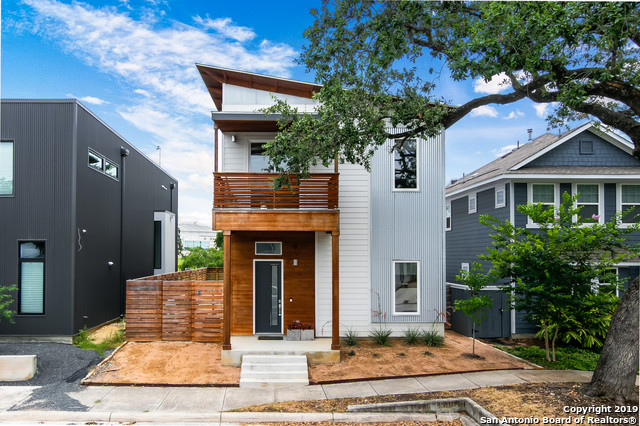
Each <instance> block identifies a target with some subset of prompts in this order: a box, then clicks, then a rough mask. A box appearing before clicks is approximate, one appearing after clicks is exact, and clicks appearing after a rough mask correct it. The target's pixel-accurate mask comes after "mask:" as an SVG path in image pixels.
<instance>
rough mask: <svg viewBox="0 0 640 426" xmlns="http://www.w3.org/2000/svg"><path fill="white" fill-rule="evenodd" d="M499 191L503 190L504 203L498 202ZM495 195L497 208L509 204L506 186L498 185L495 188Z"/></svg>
mask: <svg viewBox="0 0 640 426" xmlns="http://www.w3.org/2000/svg"><path fill="white" fill-rule="evenodd" d="M498 192H502V203H499V202H498ZM494 196H495V208H496V209H499V208H502V207H506V205H507V190H506V188H505V187H504V186H501V187H497V186H496V188H495V191H494Z"/></svg>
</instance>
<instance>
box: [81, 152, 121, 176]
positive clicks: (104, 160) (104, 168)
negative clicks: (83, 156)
mask: <svg viewBox="0 0 640 426" xmlns="http://www.w3.org/2000/svg"><path fill="white" fill-rule="evenodd" d="M91 154H93V155H95V156H96V157H98V158H100V159H101V160H102V169H98V168H97V167H93V166H92V165H91V164H90V163H89V155H91ZM107 162H108V163H109V164H111V165H112V166H115V168H116V176H115V177H114V176H111V175H110V174H109V173H107ZM87 167H89V169H91V170H93V171H95V172H98V173H100V174H102V175H104V176H106V177H108V178H110V179H113V180H115V181H116V182H118V181H119V180H120V164H118V163H116V162H115V161H112V160H111V159H109V158H108V157H105V156H104V155H102V154H100V153H99V152H98V151H96V150H95V149H93V148H88V152H87Z"/></svg>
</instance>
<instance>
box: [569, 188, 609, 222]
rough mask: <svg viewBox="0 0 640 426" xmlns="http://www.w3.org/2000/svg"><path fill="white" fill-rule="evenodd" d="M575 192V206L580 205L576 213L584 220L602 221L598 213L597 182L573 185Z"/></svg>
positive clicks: (598, 191) (598, 196)
mask: <svg viewBox="0 0 640 426" xmlns="http://www.w3.org/2000/svg"><path fill="white" fill-rule="evenodd" d="M575 192H576V193H577V194H578V200H577V203H576V204H577V206H578V207H581V209H580V212H579V213H578V215H579V216H580V217H581V218H582V219H583V220H584V221H585V222H602V220H601V219H603V217H602V215H601V214H600V213H601V212H600V185H598V184H581V183H578V184H576V186H575Z"/></svg>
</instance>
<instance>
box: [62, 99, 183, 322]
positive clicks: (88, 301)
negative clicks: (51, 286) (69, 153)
mask: <svg viewBox="0 0 640 426" xmlns="http://www.w3.org/2000/svg"><path fill="white" fill-rule="evenodd" d="M78 111H79V112H78V150H77V161H78V172H77V173H78V186H77V199H78V202H77V223H78V230H80V232H82V231H81V230H82V229H85V230H86V231H87V232H86V234H82V237H81V242H82V249H81V250H79V251H78V252H77V261H76V290H75V311H76V312H75V317H74V327H75V328H76V329H80V328H81V327H83V326H84V325H87V326H88V327H92V326H95V325H97V324H101V323H103V322H105V321H108V320H110V319H113V318H116V317H118V316H119V315H120V314H121V313H123V312H121V310H122V309H123V307H124V305H123V304H122V303H121V302H122V300H123V298H124V292H123V282H122V281H121V273H122V276H123V277H124V280H126V279H130V278H136V277H142V276H148V275H153V213H154V211H156V210H168V211H172V212H174V213H176V212H177V183H176V182H175V179H173V178H172V177H170V176H169V175H167V174H166V173H165V172H163V171H162V170H161V169H160V168H158V166H157V165H156V164H155V163H153V162H151V161H150V160H149V159H148V158H146V157H145V156H143V155H142V154H141V153H140V152H138V151H137V150H135V149H134V148H133V147H132V146H131V145H130V144H129V143H127V142H126V141H125V140H124V139H122V138H121V137H120V136H119V135H117V134H116V133H114V132H113V131H112V130H111V129H110V128H109V127H107V126H106V125H105V124H104V123H102V122H101V121H100V120H98V119H97V118H96V117H95V116H93V115H92V114H91V113H90V112H88V111H87V110H85V109H84V108H79V110H78ZM121 147H123V148H126V149H128V150H129V156H128V157H124V158H123V157H122V156H121V149H120V148H121ZM89 149H91V150H93V151H95V152H97V153H99V154H101V155H102V156H104V157H106V158H108V159H110V160H111V161H113V162H114V163H116V164H117V165H118V166H119V178H118V180H114V179H112V178H111V177H109V176H106V175H104V174H102V173H99V172H97V171H96V170H94V169H92V168H90V167H88V165H87V159H88V151H89ZM172 182H173V183H174V185H175V189H171V183H172ZM162 186H164V187H165V188H167V189H166V190H165V189H163V187H162ZM123 189H124V229H123V232H122V235H123V244H122V250H123V258H122V259H121V258H120V249H121V247H120V243H121V239H120V224H121V207H122V205H121V191H122V190H123ZM176 222H177V218H176ZM108 262H113V265H111V266H109V265H108ZM121 268H122V270H121Z"/></svg>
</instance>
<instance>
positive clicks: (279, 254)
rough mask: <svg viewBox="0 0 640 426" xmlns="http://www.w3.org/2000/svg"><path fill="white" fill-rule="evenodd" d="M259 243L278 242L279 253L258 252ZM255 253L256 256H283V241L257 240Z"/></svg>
mask: <svg viewBox="0 0 640 426" xmlns="http://www.w3.org/2000/svg"><path fill="white" fill-rule="evenodd" d="M258 244H278V245H279V247H280V252H279V253H258ZM254 254H255V255H256V256H282V241H256V242H255V244H254Z"/></svg>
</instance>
